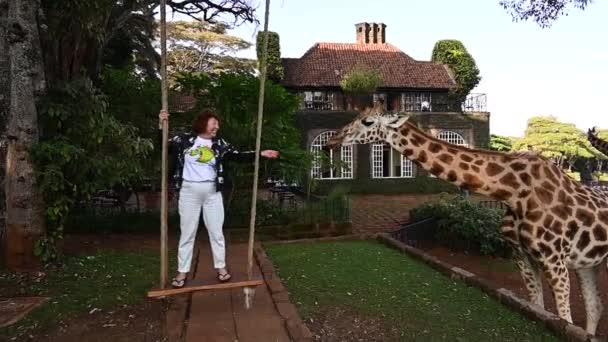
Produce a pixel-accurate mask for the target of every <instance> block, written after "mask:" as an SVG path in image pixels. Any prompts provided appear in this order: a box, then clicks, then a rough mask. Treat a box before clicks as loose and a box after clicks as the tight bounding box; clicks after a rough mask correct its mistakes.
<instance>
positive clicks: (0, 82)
mask: <svg viewBox="0 0 608 342" xmlns="http://www.w3.org/2000/svg"><path fill="white" fill-rule="evenodd" d="M7 18H8V0H0V251H5V250H6V220H5V219H6V197H5V196H4V177H5V174H6V118H7V117H8V111H9V110H8V108H9V89H10V82H9V65H8V47H7V44H8V41H7V40H6V30H7ZM4 263H5V259H4V253H0V264H4Z"/></svg>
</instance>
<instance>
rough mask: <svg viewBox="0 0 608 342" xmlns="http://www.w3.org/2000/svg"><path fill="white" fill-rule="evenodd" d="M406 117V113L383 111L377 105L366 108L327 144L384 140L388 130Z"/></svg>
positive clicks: (407, 117)
mask: <svg viewBox="0 0 608 342" xmlns="http://www.w3.org/2000/svg"><path fill="white" fill-rule="evenodd" d="M408 119H409V116H408V115H406V114H402V113H384V112H383V111H382V110H381V109H380V108H378V107H374V108H371V109H367V110H366V111H364V112H363V113H361V115H359V116H357V117H356V118H355V119H354V120H353V121H352V122H351V123H349V124H348V125H346V126H344V127H343V128H342V129H341V130H340V131H339V132H338V133H337V134H336V135H334V136H333V137H332V138H331V139H330V140H329V141H328V143H327V146H329V147H330V148H333V147H336V146H338V145H352V144H369V143H375V142H384V141H385V140H386V137H387V136H390V135H389V134H388V133H389V132H391V131H395V130H396V129H398V128H399V127H401V126H402V125H403V124H405V122H406V121H407V120H408Z"/></svg>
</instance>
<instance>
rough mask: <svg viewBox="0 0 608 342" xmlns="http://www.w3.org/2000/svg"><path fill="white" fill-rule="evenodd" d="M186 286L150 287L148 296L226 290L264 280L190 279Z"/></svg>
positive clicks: (256, 284)
mask: <svg viewBox="0 0 608 342" xmlns="http://www.w3.org/2000/svg"><path fill="white" fill-rule="evenodd" d="M187 284H188V285H187V286H184V287H182V288H178V289H173V288H170V289H152V290H150V291H148V298H156V297H164V296H171V295H177V294H182V293H190V292H196V291H219V290H227V289H235V288H241V287H253V286H259V285H263V284H264V281H263V280H262V279H252V280H242V281H232V280H231V281H229V282H226V283H217V284H209V283H206V284H205V282H203V281H201V280H198V281H197V280H196V279H192V280H190V281H188V283H187Z"/></svg>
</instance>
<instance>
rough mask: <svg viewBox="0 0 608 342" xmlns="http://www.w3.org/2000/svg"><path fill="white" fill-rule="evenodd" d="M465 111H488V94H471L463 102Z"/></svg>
mask: <svg viewBox="0 0 608 342" xmlns="http://www.w3.org/2000/svg"><path fill="white" fill-rule="evenodd" d="M462 111H463V112H487V111H488V108H487V97H486V94H469V95H468V96H467V98H466V99H465V101H464V102H463V103H462Z"/></svg>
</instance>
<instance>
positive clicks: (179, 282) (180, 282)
mask: <svg viewBox="0 0 608 342" xmlns="http://www.w3.org/2000/svg"><path fill="white" fill-rule="evenodd" d="M184 285H186V278H184V279H177V278H173V280H172V281H171V286H173V288H175V289H181V288H182V287H184Z"/></svg>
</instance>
